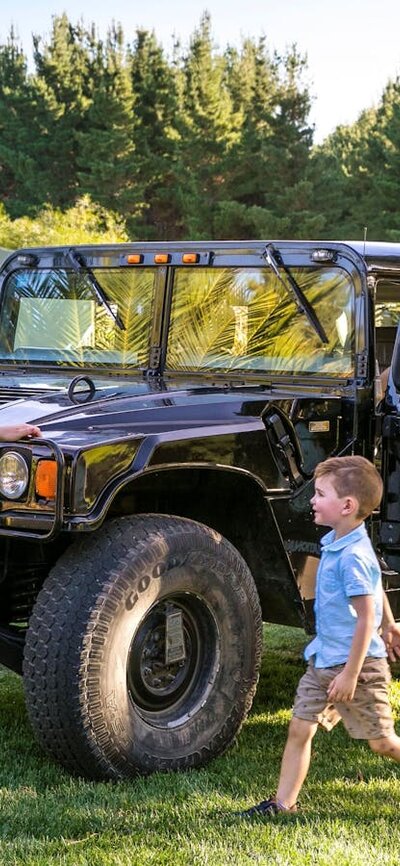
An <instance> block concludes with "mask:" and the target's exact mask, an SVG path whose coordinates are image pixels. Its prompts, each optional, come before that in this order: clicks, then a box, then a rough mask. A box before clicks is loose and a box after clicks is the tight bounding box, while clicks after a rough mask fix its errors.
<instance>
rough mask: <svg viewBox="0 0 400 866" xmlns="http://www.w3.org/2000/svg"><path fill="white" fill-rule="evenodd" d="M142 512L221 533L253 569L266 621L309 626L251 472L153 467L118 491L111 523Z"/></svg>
mask: <svg viewBox="0 0 400 866" xmlns="http://www.w3.org/2000/svg"><path fill="white" fill-rule="evenodd" d="M140 513H154V514H171V515H175V516H177V517H186V518H189V519H192V520H196V521H198V522H199V523H203V524H205V525H206V526H209V527H211V528H212V529H215V530H217V531H218V532H220V533H221V535H223V536H224V537H225V538H227V539H228V541H230V542H231V543H232V544H233V545H234V546H235V547H236V548H237V550H238V551H239V552H240V553H241V555H242V556H243V558H244V560H245V561H246V563H247V565H248V566H249V568H250V571H251V573H252V575H253V578H254V581H255V583H256V586H257V590H258V593H259V598H260V604H261V609H262V613H263V618H264V620H265V621H268V622H276V623H282V624H287V625H295V626H296V625H297V626H299V625H302V624H303V607H302V602H301V597H300V594H299V591H298V587H297V583H296V580H295V577H294V573H293V570H292V567H291V564H290V560H289V558H288V555H287V553H286V551H285V549H284V544H283V539H282V536H281V534H280V532H279V529H278V527H277V525H276V522H275V520H274V517H273V514H272V510H271V506H270V503H269V500H268V498H267V491H266V490H265V488H264V487H263V485H262V484H261V483H260V482H259V481H258V480H257V479H256V478H254V476H252V475H251V474H250V473H248V472H244V471H242V470H237V469H234V468H229V467H215V466H213V467H208V466H200V465H199V466H190V467H182V466H179V467H175V466H167V467H162V468H159V467H157V468H153V469H150V470H148V471H146V472H144V473H142V474H141V475H140V476H138V477H137V478H135V479H133V480H131V481H130V482H129V483H127V484H126V485H125V486H124V487H123V488H122V489H120V490H119V491H118V492H117V494H116V496H115V498H114V499H113V501H112V503H111V505H110V508H109V511H108V513H107V518H106V519H110V518H114V517H117V516H118V515H127V514H132V515H133V514H140Z"/></svg>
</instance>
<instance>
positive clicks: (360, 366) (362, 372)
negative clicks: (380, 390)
mask: <svg viewBox="0 0 400 866" xmlns="http://www.w3.org/2000/svg"><path fill="white" fill-rule="evenodd" d="M367 370H368V354H367V350H366V349H365V351H364V352H359V354H358V355H357V369H356V378H357V379H365V377H366V375H367Z"/></svg>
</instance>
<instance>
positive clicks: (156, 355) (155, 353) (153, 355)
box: [149, 346, 161, 370]
mask: <svg viewBox="0 0 400 866" xmlns="http://www.w3.org/2000/svg"><path fill="white" fill-rule="evenodd" d="M160 361H161V346H151V348H150V356H149V369H150V370H158V368H159V366H160Z"/></svg>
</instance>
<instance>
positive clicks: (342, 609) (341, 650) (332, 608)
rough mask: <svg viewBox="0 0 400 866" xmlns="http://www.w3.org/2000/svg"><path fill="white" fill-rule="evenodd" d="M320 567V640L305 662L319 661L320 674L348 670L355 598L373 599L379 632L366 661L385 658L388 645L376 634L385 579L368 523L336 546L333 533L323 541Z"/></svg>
mask: <svg viewBox="0 0 400 866" xmlns="http://www.w3.org/2000/svg"><path fill="white" fill-rule="evenodd" d="M321 547H322V553H321V562H320V564H319V568H318V572H317V584H316V594H315V605H314V611H315V620H316V633H317V635H316V637H315V638H314V640H312V641H311V643H309V644H308V646H307V647H306V649H305V652H304V658H305V659H307V660H308V659H310V658H311V657H312V656H314V659H313V661H314V664H315V667H316V668H330V667H333V665H340V664H344V663H345V662H346V661H347V659H348V657H349V653H350V646H351V643H352V640H353V635H354V629H355V626H356V622H357V614H356V611H355V609H354V607H353V606H352V604H351V602H350V598H351V597H352V596H355V595H372V596H373V597H374V602H375V631H374V633H373V636H372V639H371V643H370V645H369V647H368V650H367V656H373V657H374V658H384V657H385V656H386V649H385V644H384V642H383V640H382V638H381V637H380V636H379V635H378V632H377V629H378V628H379V627H380V625H381V621H382V577H381V570H380V568H379V564H378V560H377V558H376V556H375V553H374V550H373V547H372V544H371V542H370V539H369V537H368V534H367V530H366V528H365V525H364V523H362V524H361V525H360V526H357V528H356V529H353V531H352V532H349V533H348V534H347V535H343V536H342V538H338V539H337V540H336V541H335V532H334V530H331V532H328V533H327V534H326V535H324V536H323V538H322V539H321Z"/></svg>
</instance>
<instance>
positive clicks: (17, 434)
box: [0, 424, 42, 442]
mask: <svg viewBox="0 0 400 866" xmlns="http://www.w3.org/2000/svg"><path fill="white" fill-rule="evenodd" d="M41 435H42V434H41V432H40V429H39V427H35V425H34V424H0V442H16V441H17V440H18V439H23V438H26V437H28V438H37V437H39V436H41Z"/></svg>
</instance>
